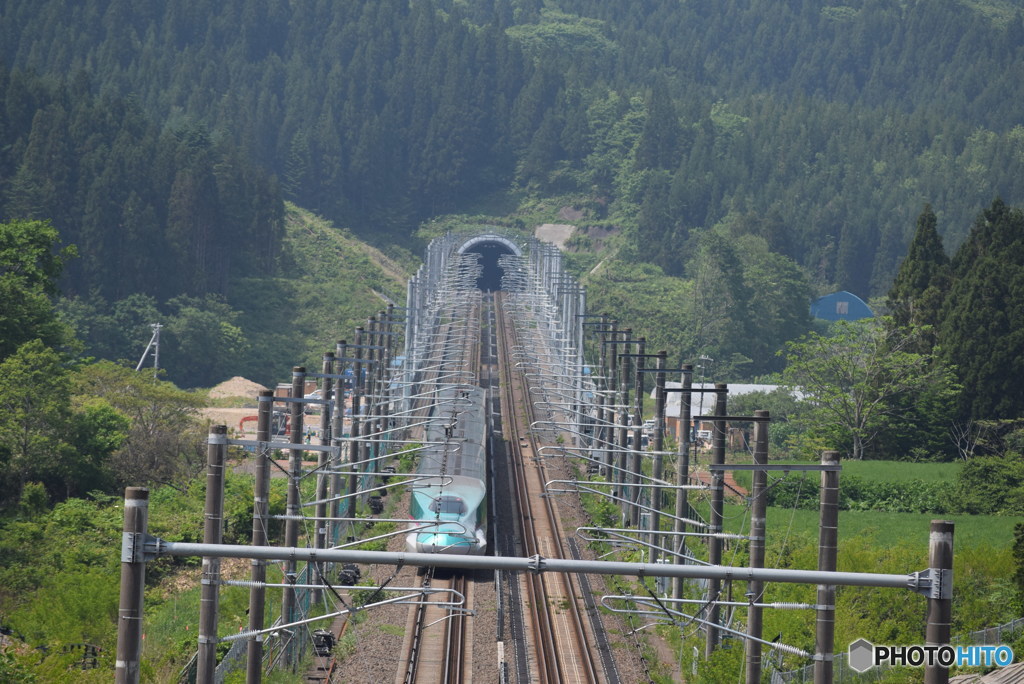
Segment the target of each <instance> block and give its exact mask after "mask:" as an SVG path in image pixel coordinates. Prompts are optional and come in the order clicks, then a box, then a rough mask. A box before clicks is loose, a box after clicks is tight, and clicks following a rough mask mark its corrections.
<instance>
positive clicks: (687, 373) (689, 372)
mask: <svg viewBox="0 0 1024 684" xmlns="http://www.w3.org/2000/svg"><path fill="white" fill-rule="evenodd" d="M682 385H683V386H682V388H681V389H682V390H683V391H682V392H680V394H679V404H680V406H679V423H678V425H679V426H681V428H682V429H681V430H680V431H679V432H678V433H677V435H678V437H679V443H678V444H677V446H676V449H677V451H678V454H679V455H678V457H677V458H676V486H677V487H684V486H686V485H688V484H690V435H691V430H690V389H691V387H692V386H693V366H691V365H690V364H685V365H684V366H683V374H682ZM675 513H676V521H675V525H673V526H672V531H673V532H676V533H681V532H686V523H685V522H683V518H687V517H689V513H690V502H689V496H688V493H687V490H685V489H677V490H676V511H675ZM676 539H677V540H678V541H677V542H676V553H678V554H680V555H679V556H677V557H676V564H677V565H683V564H684V559H683V558H682V557H681V556H682V554H683V553H684V552H685V551H686V541H685V539H686V537H684V536H683V535H682V534H677V536H676ZM672 598H674V599H681V598H683V580H682V578H681V577H675V578H673V579H672Z"/></svg>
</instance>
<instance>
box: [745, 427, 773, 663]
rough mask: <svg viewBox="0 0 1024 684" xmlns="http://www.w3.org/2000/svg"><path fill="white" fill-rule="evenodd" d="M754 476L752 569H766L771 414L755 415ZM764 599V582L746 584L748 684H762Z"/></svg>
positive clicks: (752, 496) (751, 524)
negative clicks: (769, 425) (747, 605)
mask: <svg viewBox="0 0 1024 684" xmlns="http://www.w3.org/2000/svg"><path fill="white" fill-rule="evenodd" d="M754 417H755V418H757V419H758V420H757V422H755V423H754V466H755V467H754V472H753V473H752V475H753V484H752V487H751V490H752V491H751V501H750V567H751V568H763V567H764V545H765V517H766V512H767V510H768V499H767V497H766V496H765V493H764V492H765V489H766V488H767V486H768V471H767V470H765V469H763V468H758V467H757V466H765V465H768V418H769V414H768V411H754ZM763 596H764V582H762V581H760V580H753V581H751V582H748V583H747V600H748V601H749V602H750V606H749V607H748V608H747V634H749V635H750V636H752V637H754V638H753V639H747V640H746V661H747V681H748V682H755V683H756V682H760V681H761V642H760V641H757V640H758V639H760V638H761V632H762V622H761V617H762V616H761V611H762V608H761V607H760V606H759V605H755V604H758V603H761V600H762V598H763Z"/></svg>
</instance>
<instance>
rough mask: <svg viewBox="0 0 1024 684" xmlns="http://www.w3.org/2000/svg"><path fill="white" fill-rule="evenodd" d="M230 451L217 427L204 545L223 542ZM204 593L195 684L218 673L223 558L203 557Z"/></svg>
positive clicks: (209, 461) (224, 430) (211, 444)
mask: <svg viewBox="0 0 1024 684" xmlns="http://www.w3.org/2000/svg"><path fill="white" fill-rule="evenodd" d="M227 450H228V426H227V425H214V426H212V427H211V428H210V437H209V441H208V442H207V447H206V509H205V522H204V525H203V543H204V544H220V543H222V542H223V540H224V456H225V454H226V452H227ZM201 583H202V591H201V595H200V599H199V656H198V658H197V659H196V684H212V682H213V675H214V672H215V671H216V669H217V622H218V619H219V613H220V558H216V557H211V556H203V577H202V580H201Z"/></svg>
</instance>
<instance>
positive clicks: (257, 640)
mask: <svg viewBox="0 0 1024 684" xmlns="http://www.w3.org/2000/svg"><path fill="white" fill-rule="evenodd" d="M273 408H274V393H273V391H272V390H263V391H261V392H260V393H259V409H258V413H257V414H256V441H257V442H262V443H263V444H265V446H264V445H263V444H261V446H259V447H258V449H259V451H258V452H257V454H256V482H255V484H254V486H253V504H252V545H253V546H266V545H267V536H268V535H267V525H268V524H269V519H268V514H269V511H268V508H267V506H268V504H267V499H268V498H269V496H270V457H271V454H272V452H271V449H270V416H271V414H272V412H273ZM251 564H252V565H251V570H250V577H251V579H252V581H253V586H252V587H251V588H250V589H249V630H250V631H257V630H260V629H263V627H264V624H263V622H264V616H265V614H266V595H267V590H266V588H265V587H264V586H263V585H262V584H263V582H266V581H267V561H265V560H263V559H261V558H253V559H252V561H251ZM247 646H248V650H247V655H246V671H245V681H246V684H260V682H261V681H262V679H263V636H262V635H256V636H254V637H252V638H250V639H249V642H248V644H247Z"/></svg>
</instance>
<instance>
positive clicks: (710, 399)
mask: <svg viewBox="0 0 1024 684" xmlns="http://www.w3.org/2000/svg"><path fill="white" fill-rule="evenodd" d="M682 386H683V383H681V382H671V381H669V382H666V383H665V389H680V388H682ZM714 388H715V383H713V382H704V383H701V382H695V383H693V385H692V389H693V390H694V391H693V392H692V393H691V395H690V418H691V420H693V419H694V418H696V417H697V416H708V415H710V414H712V413H714V411H715V393H714V392H708V391H704V392H701V391H699V390H702V389H703V390H713V389H714ZM728 389H729V397H738V396H742V395H744V394H751V393H753V392H765V393H768V392H774V391H775V390H777V389H779V385H759V384H754V383H742V382H737V383H730V384H729V386H728ZM795 396H796V398H797V399H801V398H803V396H804V395H803V394H802V393H800V392H796V393H795ZM651 398H652V399H653V398H654V391H652V392H651ZM682 413H683V393H682V392H668V393H667V394H666V395H665V429H666V430H667V431H668V432H670V433H671V434H672V436H673V437H675V439H676V441H677V442H678V441H680V440H681V439H682V436H683V425H682V420H681V417H682ZM694 423H695V424H694V429H695V430H696V437H697V439H698V440H704V441H710V439H711V434H712V433H711V430H712V429H713V427H714V424H713V422H712V421H711V420H699V421H694ZM733 431H734V430H733V429H730V432H733ZM735 432H736V433H737V439H739V438H740V437H739V433H741V432H742V430H738V429H737V430H735Z"/></svg>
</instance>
